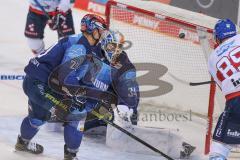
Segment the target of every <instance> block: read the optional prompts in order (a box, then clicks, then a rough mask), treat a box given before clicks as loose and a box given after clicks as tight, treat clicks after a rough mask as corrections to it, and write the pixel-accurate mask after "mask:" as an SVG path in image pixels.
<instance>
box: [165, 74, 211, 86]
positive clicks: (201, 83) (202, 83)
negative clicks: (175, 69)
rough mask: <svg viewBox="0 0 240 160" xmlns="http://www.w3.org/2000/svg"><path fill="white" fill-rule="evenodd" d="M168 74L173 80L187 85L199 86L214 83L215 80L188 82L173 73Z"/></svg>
mask: <svg viewBox="0 0 240 160" xmlns="http://www.w3.org/2000/svg"><path fill="white" fill-rule="evenodd" d="M168 74H169V76H170V77H172V78H173V79H174V80H176V81H178V82H180V83H182V84H185V85H189V86H200V85H205V84H211V83H215V81H213V80H211V81H203V82H188V81H185V80H182V79H180V78H178V77H176V76H174V75H173V74H171V73H169V72H168Z"/></svg>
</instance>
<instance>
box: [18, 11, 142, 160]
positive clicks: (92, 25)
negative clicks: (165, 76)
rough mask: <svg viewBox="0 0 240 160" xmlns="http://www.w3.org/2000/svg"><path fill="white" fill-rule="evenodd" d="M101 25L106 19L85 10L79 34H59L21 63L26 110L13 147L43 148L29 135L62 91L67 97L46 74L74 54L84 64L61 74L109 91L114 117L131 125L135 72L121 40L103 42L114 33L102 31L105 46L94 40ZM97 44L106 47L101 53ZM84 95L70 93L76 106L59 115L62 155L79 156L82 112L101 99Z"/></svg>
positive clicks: (135, 94) (48, 114) (35, 150)
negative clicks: (55, 40)
mask: <svg viewBox="0 0 240 160" xmlns="http://www.w3.org/2000/svg"><path fill="white" fill-rule="evenodd" d="M105 29H106V24H105V21H104V20H103V19H102V18H100V17H98V16H96V15H91V14H89V15H86V16H84V18H83V19H82V21H81V31H82V32H83V34H80V35H74V36H70V37H67V38H63V39H61V40H60V41H59V42H58V43H56V44H55V45H53V46H52V47H51V48H49V49H48V50H47V51H46V52H45V53H44V54H42V55H39V56H38V57H36V58H33V59H31V60H30V62H29V64H28V65H27V66H26V67H25V72H26V78H25V80H24V82H23V89H24V92H25V93H26V95H27V96H28V98H29V101H28V104H29V114H28V116H27V117H25V118H24V120H23V122H22V125H21V128H20V135H19V137H18V141H17V144H16V145H15V148H16V150H19V151H27V152H31V153H34V154H39V153H42V152H43V146H41V145H40V144H37V143H33V142H31V139H32V138H33V137H34V136H35V135H36V133H37V132H38V130H39V127H40V126H42V125H43V124H44V123H45V122H46V121H48V120H49V119H50V118H51V117H52V113H53V111H56V110H58V109H59V108H56V102H57V103H58V101H56V99H58V100H61V99H64V98H65V96H69V95H68V94H67V95H61V94H59V93H58V92H55V90H54V89H53V88H50V87H49V83H48V80H49V77H50V75H52V73H53V72H54V71H55V68H61V66H64V65H65V64H67V63H68V62H74V60H75V59H77V58H78V59H81V58H82V59H83V61H82V62H84V63H82V64H81V65H80V66H78V67H79V68H74V65H73V66H72V65H71V67H70V68H74V70H73V72H71V73H70V74H69V75H68V76H67V77H66V78H64V83H67V84H72V85H82V86H83V85H84V86H88V87H92V88H95V89H97V90H99V91H108V92H111V91H113V92H114V93H116V94H117V96H118V101H117V102H116V104H117V108H116V109H115V115H116V117H115V121H116V120H121V121H125V122H127V123H128V124H129V122H130V116H131V114H132V112H133V111H136V107H137V104H138V97H139V94H138V85H137V83H136V79H135V78H136V71H135V68H134V66H133V65H132V64H131V63H130V61H129V60H128V58H127V56H126V54H124V52H122V50H121V49H122V46H121V45H122V44H120V43H103V42H105V41H104V40H106V39H107V38H108V37H109V36H107V35H110V36H112V35H113V34H106V32H104V34H106V36H105V38H103V39H101V42H102V43H103V44H104V45H102V46H101V45H97V43H98V42H99V38H100V36H101V35H102V33H103V31H104V30H105ZM120 37H121V36H120ZM120 39H122V40H121V42H122V41H123V37H122V38H120ZM106 42H109V41H106ZM108 44H110V45H108ZM104 46H105V47H106V48H105V47H104ZM101 48H103V50H104V52H101V51H102V49H101ZM120 53H121V54H120ZM90 55H91V56H90ZM119 55H121V56H119ZM79 57H80V58H79ZM89 57H90V58H89ZM123 62H124V63H123ZM123 64H124V65H123ZM59 66H60V67H59ZM123 66H124V67H123ZM66 70H67V69H64V67H63V70H61V71H60V72H59V75H58V77H61V76H62V75H63V74H64V72H66ZM116 77H117V78H116ZM60 79H61V78H60ZM50 81H51V80H50ZM63 88H64V87H62V89H63ZM97 90H96V91H97ZM65 91H66V90H65ZM70 92H71V91H70ZM66 93H67V92H66ZM96 94H97V92H96ZM96 94H95V95H96ZM49 95H51V97H49ZM53 98H54V99H53ZM84 98H85V99H84ZM84 98H82V97H81V96H80V97H78V98H77V99H76V98H75V97H73V102H74V105H76V107H75V106H74V107H72V106H71V107H72V108H73V109H74V110H73V111H72V110H70V109H69V108H68V109H69V111H70V112H68V113H69V114H68V115H66V114H64V115H63V117H61V118H65V119H64V120H66V121H65V123H64V140H65V145H64V159H65V160H73V159H77V158H76V153H77V152H78V148H79V146H80V144H81V140H82V136H83V126H84V117H85V118H86V113H87V112H90V111H91V110H92V109H94V108H95V107H96V106H97V104H98V102H99V101H101V100H102V99H99V97H97V96H95V97H94V96H92V97H89V98H86V97H84ZM103 99H104V97H103ZM75 102H76V103H75ZM79 103H80V104H79ZM78 106H79V108H78ZM64 107H65V106H64ZM64 107H63V108H64ZM67 107H68V106H67ZM60 111H61V110H60ZM55 113H56V112H55ZM57 115H59V114H57ZM75 115H80V117H81V119H74V118H75V117H74V116H75ZM116 122H117V121H116ZM121 124H123V123H121Z"/></svg>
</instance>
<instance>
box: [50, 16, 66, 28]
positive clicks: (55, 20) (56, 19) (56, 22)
mask: <svg viewBox="0 0 240 160" xmlns="http://www.w3.org/2000/svg"><path fill="white" fill-rule="evenodd" d="M65 20H66V17H65V15H64V14H62V13H58V14H57V15H55V16H53V17H52V19H50V20H48V25H49V27H50V28H51V29H52V30H57V29H58V28H59V27H60V26H61V25H62V24H63V23H64V22H65Z"/></svg>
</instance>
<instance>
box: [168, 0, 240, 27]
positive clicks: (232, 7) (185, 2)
mask: <svg viewBox="0 0 240 160" xmlns="http://www.w3.org/2000/svg"><path fill="white" fill-rule="evenodd" d="M197 1H199V2H200V3H201V4H202V5H204V6H207V5H208V4H209V3H210V2H211V1H213V4H212V6H210V7H209V8H203V7H202V6H201V5H199V4H198V2H197ZM170 4H171V5H173V6H176V7H179V8H184V9H187V10H191V11H194V12H200V13H203V14H206V15H209V16H212V17H216V18H230V19H231V20H232V21H234V22H235V23H236V24H237V21H238V20H237V19H238V6H239V0H171V2H170Z"/></svg>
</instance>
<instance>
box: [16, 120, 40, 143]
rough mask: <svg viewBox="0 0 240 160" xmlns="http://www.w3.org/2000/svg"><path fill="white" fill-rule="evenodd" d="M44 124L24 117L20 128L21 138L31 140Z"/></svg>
mask: <svg viewBox="0 0 240 160" xmlns="http://www.w3.org/2000/svg"><path fill="white" fill-rule="evenodd" d="M43 123H44V122H43V121H41V120H37V119H32V118H30V117H25V118H24V119H23V121H22V125H21V128H20V132H21V138H23V139H25V140H31V139H32V138H33V137H34V136H35V135H36V133H37V132H38V130H39V127H40V126H41V125H42V124H43Z"/></svg>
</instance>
